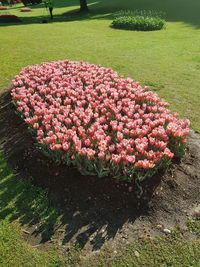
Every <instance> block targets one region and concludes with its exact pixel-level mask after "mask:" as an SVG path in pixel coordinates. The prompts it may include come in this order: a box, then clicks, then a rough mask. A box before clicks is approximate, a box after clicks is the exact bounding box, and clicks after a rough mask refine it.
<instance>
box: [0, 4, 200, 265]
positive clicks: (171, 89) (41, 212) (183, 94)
mask: <svg viewBox="0 0 200 267" xmlns="http://www.w3.org/2000/svg"><path fill="white" fill-rule="evenodd" d="M55 2H56V7H55V10H54V14H55V19H54V21H53V22H52V23H48V24H42V23H41V21H42V19H43V18H44V16H45V17H47V12H46V10H45V9H44V8H43V7H42V5H38V6H35V7H33V11H32V12H30V13H21V12H20V11H19V8H20V7H21V6H22V5H17V6H15V7H13V8H11V9H10V10H9V12H10V13H11V14H15V15H18V16H19V17H21V19H22V23H18V24H10V25H9V24H0V91H1V90H4V89H5V88H6V87H7V86H8V85H9V84H10V81H11V80H12V78H13V77H14V75H16V74H18V73H19V71H20V69H21V68H22V67H23V66H26V65H31V64H36V63H40V62H44V61H53V60H59V59H70V60H84V61H88V62H90V63H95V64H102V65H103V66H106V67H111V68H113V69H114V70H116V71H118V73H119V74H123V75H125V76H129V77H132V78H134V79H135V80H137V81H139V82H140V83H141V84H142V85H150V86H151V89H152V90H155V91H157V93H158V94H159V96H161V97H163V98H165V99H166V100H167V101H168V102H169V103H170V104H171V109H172V110H174V111H178V112H179V113H180V114H181V117H187V118H189V119H190V120H191V122H192V128H193V129H194V130H196V131H198V132H200V108H199V102H200V90H199V86H200V75H199V71H200V45H199V44H200V16H199V12H200V1H199V0H190V1H188V0H168V1H164V0H159V1H158V0H152V1H149V0H135V1H131V0H124V1H121V0H109V1H108V0H102V1H92V0H90V1H88V2H89V3H90V5H89V7H90V10H91V13H90V14H89V15H86V16H83V17H80V16H79V15H73V14H72V13H71V12H73V11H75V10H77V8H78V0H68V1H64V0H55ZM108 2H109V4H108ZM121 8H132V9H156V10H163V11H165V12H166V17H167V21H168V22H167V28H166V30H162V31H155V32H130V31H123V30H114V29H112V28H110V27H109V25H110V23H111V21H112V20H111V19H112V12H113V11H116V10H119V9H121ZM63 13H66V14H65V15H62V14H63ZM0 127H1V126H0ZM30 188H31V189H30ZM22 200H26V201H22ZM27 211H28V213H27ZM35 218H38V220H39V221H41V222H42V228H41V231H42V233H43V234H44V236H45V235H46V234H47V233H49V231H50V230H52V229H51V227H52V224H53V225H54V224H55V223H56V222H57V221H58V220H59V218H58V215H57V211H56V209H54V208H53V207H50V206H49V204H48V200H47V198H46V196H45V194H44V192H43V191H42V190H40V189H38V188H35V187H33V186H31V184H30V183H29V182H24V181H20V182H19V181H18V182H17V183H16V178H15V176H13V175H12V170H10V169H9V168H8V166H7V164H6V162H5V161H4V160H3V157H2V154H1V155H0V266H3V267H4V266H8V267H10V266H15V267H17V266H68V265H69V266H75V263H74V264H73V261H72V262H70V263H69V261H68V259H67V257H68V256H67V257H66V258H65V263H63V260H62V259H60V257H59V256H58V253H57V252H56V251H54V252H52V251H48V252H41V251H38V250H35V249H34V248H32V247H31V246H30V245H28V244H26V243H25V242H24V241H23V240H22V237H21V234H20V229H21V228H20V225H22V224H23V226H26V224H29V223H30V222H31V220H32V219H35ZM16 219H17V222H16ZM195 227H196V226H195ZM197 231H199V228H198V229H197ZM157 244H158V245H157ZM198 249H199V243H198V242H196V241H191V242H188V243H182V242H181V241H180V240H179V238H176V237H175V238H174V239H172V240H169V239H167V240H165V239H164V240H160V241H158V243H153V244H152V243H150V244H149V243H147V244H146V243H143V244H142V245H141V243H138V244H134V245H131V246H128V247H126V248H125V251H124V254H123V256H122V257H120V258H119V257H118V256H116V257H115V258H114V259H112V261H110V260H109V259H110V257H111V255H112V251H110V252H109V251H107V252H106V253H105V254H103V255H101V258H100V259H99V263H98V264H99V266H193V267H196V266H198V260H199V259H198ZM135 250H139V252H140V255H143V254H144V255H146V256H145V257H140V258H134V257H133V253H134V251H135ZM160 250H161V251H163V254H162V255H164V256H162V255H160V254H159V253H158V252H159V251H160ZM147 251H148V253H150V252H152V253H150V254H148V253H147ZM149 251H150V252H149ZM172 251H174V253H171V252H172ZM10 255H12V256H10ZM75 255H77V252H76V251H75ZM180 255H182V256H181V257H183V259H184V264H185V265H180V264H181V263H180ZM147 256H148V258H147ZM77 257H78V256H77ZM72 258H73V256H72ZM75 262H76V260H75ZM147 263H148V264H151V263H152V265H147ZM62 264H64V265H62ZM67 264H68V265H67ZM76 264H78V263H77V262H76ZM88 264H89V263H88ZM153 264H154V265H153ZM76 266H78V265H76ZM79 266H81V263H80V265H79ZM88 266H89V265H88ZM96 266H97V265H96Z"/></svg>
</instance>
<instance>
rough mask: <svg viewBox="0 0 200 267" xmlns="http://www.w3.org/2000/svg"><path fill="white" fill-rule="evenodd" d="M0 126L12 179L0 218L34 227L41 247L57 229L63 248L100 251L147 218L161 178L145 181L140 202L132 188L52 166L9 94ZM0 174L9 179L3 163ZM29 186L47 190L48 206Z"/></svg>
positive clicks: (4, 190)
mask: <svg viewBox="0 0 200 267" xmlns="http://www.w3.org/2000/svg"><path fill="white" fill-rule="evenodd" d="M0 125H1V127H0V148H1V150H3V152H4V155H5V158H6V160H7V162H8V163H9V164H10V165H11V167H12V169H13V171H14V173H15V174H16V175H15V176H12V175H11V177H9V178H8V179H6V180H5V181H3V182H1V183H0V192H1V202H2V207H1V209H0V218H1V219H4V218H5V217H9V220H10V221H14V220H16V219H18V220H19V221H20V223H21V225H25V226H26V225H28V226H29V227H30V228H31V229H32V228H33V230H31V234H32V236H35V237H36V238H37V237H38V236H41V238H40V239H39V242H45V241H47V240H48V239H50V238H51V236H52V235H53V234H54V232H55V231H56V228H59V229H62V230H63V236H62V243H63V244H76V243H78V244H79V246H81V247H84V246H85V245H86V244H88V243H89V244H90V246H91V247H92V250H98V249H100V248H101V247H102V245H103V244H104V243H105V242H106V241H108V240H110V239H113V238H114V237H115V236H116V234H117V233H118V232H119V231H120V230H121V229H122V228H123V225H124V224H125V223H128V222H129V223H132V224H134V222H135V220H136V219H137V218H139V217H141V216H144V215H145V216H148V212H149V208H148V205H149V201H150V200H151V198H152V195H153V193H154V191H155V189H156V188H157V186H158V185H159V183H160V180H161V176H162V175H158V176H155V177H153V178H152V179H151V182H150V183H149V181H148V186H147V182H144V183H143V188H144V194H143V197H142V198H140V199H138V198H137V194H136V193H135V192H136V187H135V184H134V183H130V184H129V183H125V182H118V181H116V180H114V179H110V178H102V179H99V178H96V177H91V176H82V175H80V174H79V173H78V171H77V170H76V168H69V167H66V166H57V165H55V164H54V163H53V162H51V160H49V159H47V158H46V157H44V156H43V155H42V154H41V153H40V152H39V151H38V150H37V149H36V147H35V146H34V139H33V138H32V137H31V136H30V134H29V133H28V131H27V128H26V125H25V124H24V123H23V121H22V120H21V119H20V118H19V117H18V116H17V115H16V114H15V108H14V106H13V104H12V103H11V97H10V92H9V91H7V92H6V93H4V94H3V95H2V96H1V97H0ZM0 169H2V170H3V172H4V173H3V174H2V173H1V172H0V175H1V177H3V176H7V175H9V171H8V170H7V169H6V168H5V169H4V168H3V167H2V166H1V162H0ZM30 179H31V183H30ZM33 184H34V185H36V186H37V187H42V188H44V189H45V190H46V192H47V195H48V201H47V202H43V199H44V198H42V197H41V198H39V200H38V190H39V193H41V194H43V193H42V192H44V191H43V190H41V189H39V188H38V189H37V190H36V189H35V187H33ZM36 191H37V192H36ZM11 202H14V205H13V206H12V207H11V206H10V205H9V203H11ZM54 206H56V209H55V208H54ZM52 207H53V208H52ZM58 218H59V221H60V223H59V225H58V224H57V221H58ZM35 226H36V227H35Z"/></svg>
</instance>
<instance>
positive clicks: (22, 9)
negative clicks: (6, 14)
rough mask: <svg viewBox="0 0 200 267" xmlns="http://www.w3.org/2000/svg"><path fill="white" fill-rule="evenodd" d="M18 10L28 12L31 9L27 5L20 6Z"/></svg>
mask: <svg viewBox="0 0 200 267" xmlns="http://www.w3.org/2000/svg"><path fill="white" fill-rule="evenodd" d="M20 11H21V12H30V11H32V9H31V8H29V7H22V8H20Z"/></svg>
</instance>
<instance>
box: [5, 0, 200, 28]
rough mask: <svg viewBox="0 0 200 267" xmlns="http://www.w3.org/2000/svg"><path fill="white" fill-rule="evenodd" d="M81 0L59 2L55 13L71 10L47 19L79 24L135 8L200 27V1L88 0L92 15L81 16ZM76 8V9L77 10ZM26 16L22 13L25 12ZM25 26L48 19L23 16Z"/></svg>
mask: <svg viewBox="0 0 200 267" xmlns="http://www.w3.org/2000/svg"><path fill="white" fill-rule="evenodd" d="M78 5H79V1H78V0H69V1H67V2H66V1H64V0H62V1H56V2H55V10H56V9H59V8H64V7H66V8H69V9H70V10H69V11H67V12H64V13H63V14H61V13H60V14H55V15H54V19H53V20H52V21H50V20H49V19H48V17H46V19H47V20H48V22H51V23H54V22H65V21H76V20H89V19H112V18H113V13H114V12H116V11H119V10H121V9H131V10H157V11H163V12H164V13H165V14H166V20H167V21H169V22H184V23H186V24H188V25H191V26H194V27H196V28H197V29H198V28H199V27H200V16H199V10H200V1H199V0H191V1H187V0H168V1H164V0H163V1H156V0H154V1H149V0H142V1H139V0H135V1H129V0H124V1H121V0H115V1H114V0H110V1H106V0H98V1H95V0H88V5H89V9H90V13H88V14H80V13H79V12H78V10H79V8H78ZM73 7H74V8H73ZM32 8H33V10H37V9H42V8H44V5H42V4H40V5H35V6H32ZM21 14H22V13H21ZM21 14H20V15H19V18H20V19H21V23H22V24H34V23H41V21H42V20H43V19H44V18H43V16H42V15H38V16H31V14H30V16H27V17H26V16H21ZM12 25H21V24H20V23H10V24H8V23H7V24H6V23H1V24H0V26H12Z"/></svg>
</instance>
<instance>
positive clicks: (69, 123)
mask: <svg viewBox="0 0 200 267" xmlns="http://www.w3.org/2000/svg"><path fill="white" fill-rule="evenodd" d="M12 98H13V100H14V103H15V104H16V106H17V110H18V112H19V113H20V114H21V116H22V117H23V118H24V120H25V122H26V123H27V124H28V125H29V129H31V131H33V133H34V134H35V137H36V139H37V142H38V145H39V148H40V149H41V151H42V152H43V153H45V154H46V155H48V156H49V157H50V158H52V159H53V160H55V162H57V163H66V164H68V165H71V164H73V165H74V166H76V167H77V168H78V169H79V171H80V172H81V173H82V174H85V175H98V176H99V177H103V176H108V175H110V176H112V177H115V178H119V179H123V180H127V181H131V180H134V179H135V178H136V179H138V180H143V179H144V178H146V177H148V176H152V175H153V174H154V173H155V172H156V171H157V170H158V169H160V168H163V167H166V165H168V164H169V162H170V160H171V158H173V157H174V156H180V155H181V154H183V152H184V148H185V143H186V142H187V139H186V137H187V135H188V133H189V128H188V126H189V120H180V119H178V114H177V113H171V112H170V110H169V109H168V108H167V107H168V104H167V103H166V102H164V101H163V100H161V99H160V98H159V97H158V95H157V94H156V93H154V92H151V91H149V89H148V87H146V86H145V87H144V88H143V87H141V86H140V85H139V83H138V82H135V81H134V80H132V79H131V78H123V77H121V76H118V74H117V73H116V72H115V71H113V70H112V69H109V68H103V67H101V66H99V65H92V64H88V63H84V62H73V61H68V60H64V61H57V62H50V63H42V64H40V65H34V66H28V67H26V68H24V69H23V70H22V71H21V72H20V74H19V75H18V76H16V77H15V79H14V80H13V89H12Z"/></svg>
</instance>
